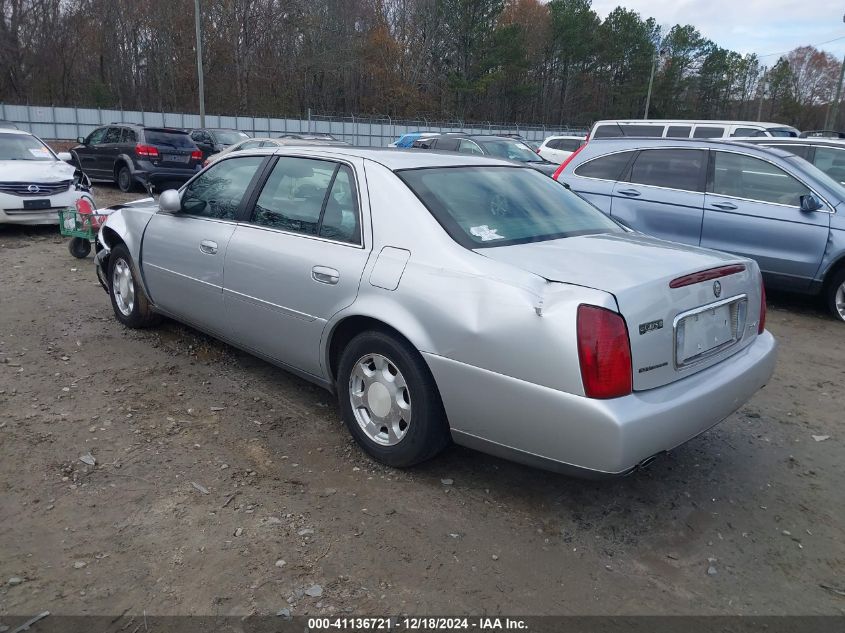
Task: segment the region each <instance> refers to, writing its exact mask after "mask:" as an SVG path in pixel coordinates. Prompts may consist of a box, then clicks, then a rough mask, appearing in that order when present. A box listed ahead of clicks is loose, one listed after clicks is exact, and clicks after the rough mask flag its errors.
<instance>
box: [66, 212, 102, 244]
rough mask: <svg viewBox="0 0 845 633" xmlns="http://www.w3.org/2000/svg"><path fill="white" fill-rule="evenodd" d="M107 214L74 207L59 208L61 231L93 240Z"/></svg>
mask: <svg viewBox="0 0 845 633" xmlns="http://www.w3.org/2000/svg"><path fill="white" fill-rule="evenodd" d="M107 217H108V216H107V215H101V214H98V213H80V212H79V211H77V210H76V209H74V208H73V207H68V208H66V209H59V232H60V233H61V234H62V235H64V236H66V237H81V238H84V239H88V240H93V239H94V237H95V236H96V235H97V231H99V230H100V225H101V224H102V223H103V222H105V220H106V218H107Z"/></svg>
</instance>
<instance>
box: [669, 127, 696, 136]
mask: <svg viewBox="0 0 845 633" xmlns="http://www.w3.org/2000/svg"><path fill="white" fill-rule="evenodd" d="M690 132H692V126H691V125H670V126H669V129H667V130H666V136H667V137H668V138H689V133H690Z"/></svg>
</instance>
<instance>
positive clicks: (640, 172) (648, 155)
mask: <svg viewBox="0 0 845 633" xmlns="http://www.w3.org/2000/svg"><path fill="white" fill-rule="evenodd" d="M706 165H707V153H706V152H705V151H704V150H700V149H647V150H643V151H641V152H640V154H639V156H637V159H636V161H634V166H633V167H632V168H631V182H632V183H637V184H640V185H652V186H655V187H666V188H669V189H683V190H684V191H704V177H705V166H706Z"/></svg>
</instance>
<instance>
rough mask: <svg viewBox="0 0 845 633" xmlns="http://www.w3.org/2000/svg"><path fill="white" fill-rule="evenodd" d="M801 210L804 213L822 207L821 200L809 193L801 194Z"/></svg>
mask: <svg viewBox="0 0 845 633" xmlns="http://www.w3.org/2000/svg"><path fill="white" fill-rule="evenodd" d="M800 199H801V210H802V211H804V212H805V213H810V212H812V211H818V210H819V209H821V208H822V202H821V200H819V199H818V198H816V196H814V195H813V194H811V193H808V194H805V195H803V196H801V198H800Z"/></svg>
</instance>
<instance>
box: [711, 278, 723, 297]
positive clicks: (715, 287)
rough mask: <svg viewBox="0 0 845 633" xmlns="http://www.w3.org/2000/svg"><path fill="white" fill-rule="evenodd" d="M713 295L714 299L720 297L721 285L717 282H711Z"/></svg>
mask: <svg viewBox="0 0 845 633" xmlns="http://www.w3.org/2000/svg"><path fill="white" fill-rule="evenodd" d="M713 294H714V295H716V297H721V296H722V284H721V283H719V281H714V282H713Z"/></svg>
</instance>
